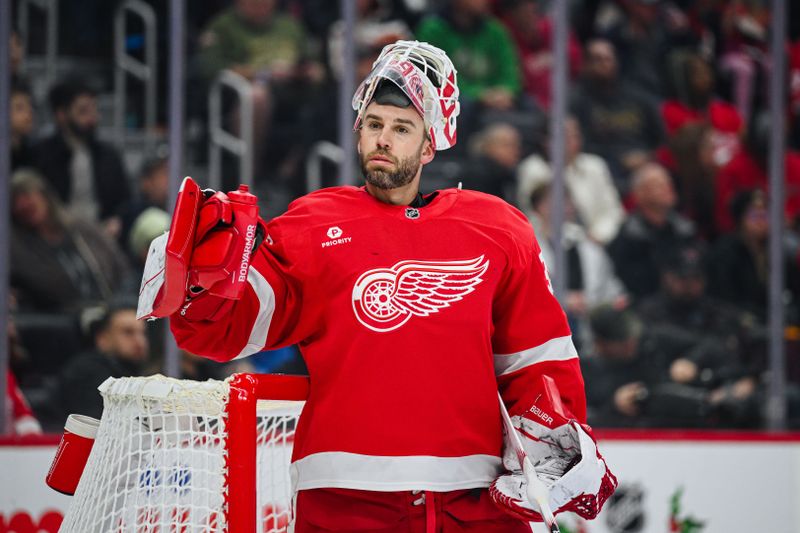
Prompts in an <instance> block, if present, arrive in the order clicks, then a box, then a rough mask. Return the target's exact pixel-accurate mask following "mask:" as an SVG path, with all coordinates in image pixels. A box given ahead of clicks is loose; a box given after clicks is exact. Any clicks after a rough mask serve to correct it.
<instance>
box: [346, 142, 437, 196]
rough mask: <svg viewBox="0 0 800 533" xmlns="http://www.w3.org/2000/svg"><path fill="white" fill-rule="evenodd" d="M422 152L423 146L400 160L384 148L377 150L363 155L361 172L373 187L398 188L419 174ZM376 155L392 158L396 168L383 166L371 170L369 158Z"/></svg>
mask: <svg viewBox="0 0 800 533" xmlns="http://www.w3.org/2000/svg"><path fill="white" fill-rule="evenodd" d="M421 154H422V148H420V150H419V151H418V152H417V153H416V155H413V156H410V157H406V158H403V159H400V160H398V159H397V158H395V157H392V156H391V155H389V153H388V152H386V151H384V150H375V151H374V152H370V153H369V154H367V155H365V156H361V161H360V163H361V173H362V174H363V175H364V179H365V180H366V182H367V183H369V184H370V185H372V186H373V187H377V188H378V189H384V190H389V189H397V188H399V187H403V186H405V185H408V184H409V183H411V181H412V180H413V179H414V176H416V175H417V171H418V170H419V167H420V155H421ZM376 155H380V156H382V157H385V158H387V159H390V160H391V161H392V163H394V170H388V169H382V168H378V169H372V170H369V169H368V168H367V164H368V163H369V159H370V158H371V157H373V156H376Z"/></svg>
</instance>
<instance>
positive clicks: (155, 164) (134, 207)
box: [118, 153, 169, 250]
mask: <svg viewBox="0 0 800 533" xmlns="http://www.w3.org/2000/svg"><path fill="white" fill-rule="evenodd" d="M168 163H169V161H168V159H167V155H166V154H165V153H161V154H157V155H155V156H153V157H151V158H150V159H147V160H146V161H145V162H144V163H143V164H142V166H141V169H140V170H139V194H138V195H137V196H136V197H135V198H131V199H130V200H129V201H128V202H126V203H125V204H124V205H122V206H121V207H120V210H119V219H120V224H121V227H120V234H119V239H118V242H119V244H120V246H121V247H122V248H125V249H126V250H127V249H128V244H129V243H130V232H131V228H132V227H133V224H134V222H135V221H136V219H137V218H138V217H139V215H141V214H142V212H144V211H145V210H147V209H149V208H151V207H154V208H157V209H159V210H161V211H166V210H167V202H168V198H169V168H168Z"/></svg>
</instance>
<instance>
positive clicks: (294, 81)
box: [196, 0, 325, 177]
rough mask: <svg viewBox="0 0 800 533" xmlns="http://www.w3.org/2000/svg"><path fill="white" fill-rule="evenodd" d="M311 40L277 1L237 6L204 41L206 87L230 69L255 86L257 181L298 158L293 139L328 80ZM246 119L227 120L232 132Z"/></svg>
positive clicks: (234, 114)
mask: <svg viewBox="0 0 800 533" xmlns="http://www.w3.org/2000/svg"><path fill="white" fill-rule="evenodd" d="M309 40H310V36H309V35H307V34H306V31H305V29H304V27H303V26H302V24H301V23H300V22H299V21H298V20H296V19H295V18H294V17H292V16H291V15H290V14H288V13H284V12H282V11H279V9H278V2H277V0H235V2H233V5H232V6H231V7H229V8H227V9H225V10H223V11H222V12H221V13H220V14H219V15H217V16H216V17H215V18H214V19H213V20H212V21H211V22H210V23H209V24H208V26H207V27H206V29H205V30H204V31H203V33H202V35H201V36H200V43H199V45H200V51H199V54H198V56H197V58H196V61H197V69H198V71H199V74H200V76H201V77H202V78H203V80H204V82H205V83H206V84H210V83H211V82H212V81H213V80H214V78H215V77H216V76H217V75H218V74H219V73H220V72H221V71H223V70H225V69H227V70H232V71H233V72H235V73H237V74H239V75H241V76H242V77H244V78H245V79H247V80H248V81H250V82H251V87H250V89H251V92H250V97H251V98H252V103H253V116H252V121H253V145H254V147H255V150H254V154H253V155H252V157H253V158H254V159H253V163H254V173H255V175H256V177H262V175H263V173H264V172H265V169H268V168H277V167H278V166H279V165H280V164H281V163H283V162H286V161H288V159H286V157H287V154H290V152H291V153H292V155H296V154H294V152H293V150H294V149H295V146H294V145H292V144H291V142H290V139H293V138H295V137H296V136H297V135H295V133H293V132H295V131H297V132H298V134H299V133H300V132H302V124H299V123H301V122H303V121H299V120H298V111H299V110H301V109H302V108H303V106H304V105H306V104H307V103H308V102H309V101H310V100H313V99H314V96H315V92H316V87H317V85H318V84H319V83H320V82H321V81H322V80H323V78H324V74H325V73H324V70H323V68H322V66H321V65H320V64H319V63H318V62H316V61H313V60H312V59H311V50H310V47H309ZM246 119H248V117H241V116H240V112H239V109H238V107H237V108H235V109H234V110H232V111H231V112H230V113H229V116H228V120H229V121H230V122H231V123H232V124H233V125H234V126H233V128H232V129H233V130H238V124H239V122H240V121H241V120H246ZM273 130H274V131H280V132H281V134H280V135H273V134H272V133H271V132H272V131H273ZM290 159H291V158H290ZM277 173H278V174H280V173H285V172H282V171H279V172H277Z"/></svg>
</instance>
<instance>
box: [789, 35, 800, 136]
mask: <svg viewBox="0 0 800 533" xmlns="http://www.w3.org/2000/svg"><path fill="white" fill-rule="evenodd" d="M788 77H789V91H788V92H789V105H788V109H787V110H786V111H787V114H788V121H789V126H790V128H791V130H790V131H791V136H790V145H791V146H792V148H794V149H795V150H800V38H795V41H794V42H793V43H792V44H791V46H790V47H789V75H788Z"/></svg>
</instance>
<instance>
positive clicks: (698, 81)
mask: <svg viewBox="0 0 800 533" xmlns="http://www.w3.org/2000/svg"><path fill="white" fill-rule="evenodd" d="M675 84H676V85H677V93H678V98H675V99H672V100H667V101H666V102H664V104H663V105H662V106H661V116H662V118H663V119H664V124H665V126H666V130H667V135H669V136H672V135H674V134H676V132H678V131H679V130H680V129H681V128H683V127H685V126H687V125H689V124H696V123H700V122H705V123H707V124H708V125H709V126H710V127H711V143H712V150H713V158H714V163H715V164H716V165H717V167H721V166H723V165H725V164H727V163H728V162H729V161H730V160H731V159H732V158H733V156H734V154H735V153H736V152H737V151H738V150H739V146H740V144H741V142H740V138H741V135H742V133H743V132H744V121H743V120H742V117H741V115H739V113H738V112H737V111H736V108H735V107H734V106H732V105H731V104H729V103H728V102H725V101H724V100H720V99H719V98H717V97H716V96H715V94H714V87H715V80H714V71H713V69H712V67H711V65H710V64H709V63H708V62H707V61H706V60H705V59H703V58H702V57H701V56H700V55H699V54H687V55H686V56H683V58H682V61H681V62H680V68H679V75H678V79H677V80H676V83H675Z"/></svg>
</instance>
